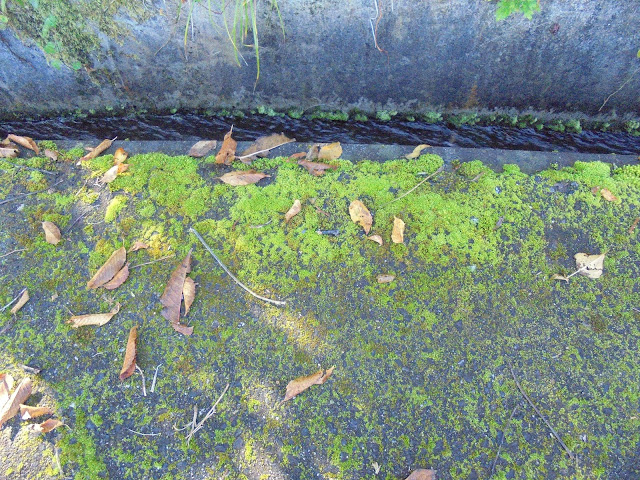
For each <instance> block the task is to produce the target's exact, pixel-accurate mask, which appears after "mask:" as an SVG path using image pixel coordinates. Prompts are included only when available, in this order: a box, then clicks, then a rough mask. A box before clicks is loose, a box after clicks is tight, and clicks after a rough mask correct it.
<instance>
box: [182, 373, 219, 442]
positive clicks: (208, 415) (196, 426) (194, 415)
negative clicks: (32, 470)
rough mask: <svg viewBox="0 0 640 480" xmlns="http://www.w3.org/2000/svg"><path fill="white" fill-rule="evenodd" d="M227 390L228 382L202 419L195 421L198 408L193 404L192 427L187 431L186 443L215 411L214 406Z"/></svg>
mask: <svg viewBox="0 0 640 480" xmlns="http://www.w3.org/2000/svg"><path fill="white" fill-rule="evenodd" d="M227 390H229V384H228V383H227V386H226V387H224V390H223V391H222V393H221V394H220V396H219V397H218V400H216V403H214V404H213V406H212V407H211V408H210V409H209V411H208V412H207V413H206V414H205V416H204V417H203V419H202V420H200V421H199V422H198V423H195V422H196V418H197V416H198V410H197V407H195V406H194V411H193V412H194V413H193V422H192V428H191V431H190V432H189V435H187V445H189V442H190V441H191V438H192V437H193V435H194V434H195V433H196V432H197V431H198V430H200V429H201V428H202V426H203V425H204V422H206V421H207V420H209V419H210V418H211V417H212V416H213V415H214V414H215V413H216V407H217V406H218V404H219V403H220V401H221V400H222V397H224V394H225V393H227Z"/></svg>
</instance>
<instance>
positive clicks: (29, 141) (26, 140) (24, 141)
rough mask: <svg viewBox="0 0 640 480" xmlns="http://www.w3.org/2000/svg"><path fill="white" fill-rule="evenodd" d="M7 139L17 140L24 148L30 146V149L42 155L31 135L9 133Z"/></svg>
mask: <svg viewBox="0 0 640 480" xmlns="http://www.w3.org/2000/svg"><path fill="white" fill-rule="evenodd" d="M7 140H8V141H10V142H15V143H17V144H18V145H20V146H22V147H24V148H28V149H29V150H33V151H34V152H35V153H36V155H40V149H39V148H38V145H37V144H36V142H34V141H33V138H31V137H22V136H20V135H14V134H9V135H7V139H6V141H7Z"/></svg>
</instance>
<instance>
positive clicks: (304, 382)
mask: <svg viewBox="0 0 640 480" xmlns="http://www.w3.org/2000/svg"><path fill="white" fill-rule="evenodd" d="M334 368H336V367H331V368H330V369H328V370H326V371H324V370H318V371H317V372H316V373H312V374H311V375H307V376H305V377H298V378H296V379H294V380H291V381H290V382H289V383H288V384H287V392H286V394H285V396H284V400H282V401H283V402H286V401H287V400H291V399H292V398H293V397H295V396H296V395H299V394H300V393H302V392H304V391H305V390H306V389H307V388H309V387H311V386H312V385H322V384H323V383H324V382H326V381H327V380H328V379H329V377H330V376H331V374H332V373H333V369H334Z"/></svg>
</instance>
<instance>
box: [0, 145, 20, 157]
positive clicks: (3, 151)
mask: <svg viewBox="0 0 640 480" xmlns="http://www.w3.org/2000/svg"><path fill="white" fill-rule="evenodd" d="M17 156H18V149H17V148H13V147H0V158H16V157H17Z"/></svg>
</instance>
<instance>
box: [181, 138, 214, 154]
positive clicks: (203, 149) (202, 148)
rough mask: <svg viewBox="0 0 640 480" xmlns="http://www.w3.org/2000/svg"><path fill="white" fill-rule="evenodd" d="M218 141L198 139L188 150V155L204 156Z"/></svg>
mask: <svg viewBox="0 0 640 480" xmlns="http://www.w3.org/2000/svg"><path fill="white" fill-rule="evenodd" d="M217 144H218V142H217V141H216V140H200V141H199V142H196V143H195V144H194V145H193V146H192V147H191V149H190V150H189V154H188V155H189V156H190V157H194V158H200V157H204V156H205V155H206V154H207V153H209V152H210V151H211V150H213V149H214V148H216V145H217Z"/></svg>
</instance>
